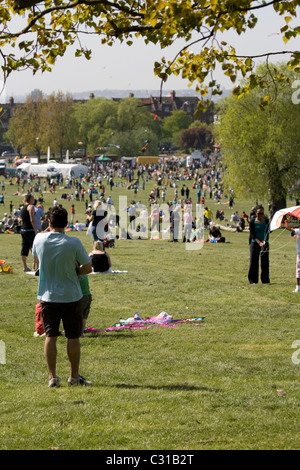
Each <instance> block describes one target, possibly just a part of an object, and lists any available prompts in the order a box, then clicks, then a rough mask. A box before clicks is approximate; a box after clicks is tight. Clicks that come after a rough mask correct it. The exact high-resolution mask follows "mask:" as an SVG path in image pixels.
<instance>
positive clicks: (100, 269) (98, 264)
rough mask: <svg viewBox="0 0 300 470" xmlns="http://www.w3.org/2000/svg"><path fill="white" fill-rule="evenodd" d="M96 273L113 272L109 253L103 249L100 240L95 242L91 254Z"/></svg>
mask: <svg viewBox="0 0 300 470" xmlns="http://www.w3.org/2000/svg"><path fill="white" fill-rule="evenodd" d="M89 256H90V258H91V261H92V267H93V271H94V273H105V272H111V260H110V256H109V254H108V253H107V252H106V251H104V250H103V244H102V242H101V241H100V240H97V241H95V242H94V249H93V251H91V253H90V254H89Z"/></svg>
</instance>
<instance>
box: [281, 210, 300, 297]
mask: <svg viewBox="0 0 300 470" xmlns="http://www.w3.org/2000/svg"><path fill="white" fill-rule="evenodd" d="M284 223H285V228H286V229H287V230H289V231H290V232H292V235H293V234H294V235H297V261H296V289H295V290H294V292H300V221H299V228H292V227H290V226H289V220H288V219H285V221H284Z"/></svg>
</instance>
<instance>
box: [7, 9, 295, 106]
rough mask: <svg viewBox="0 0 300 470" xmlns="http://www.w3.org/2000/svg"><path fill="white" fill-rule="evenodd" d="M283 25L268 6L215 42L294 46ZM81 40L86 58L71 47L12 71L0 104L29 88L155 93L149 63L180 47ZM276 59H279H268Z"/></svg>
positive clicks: (256, 49) (239, 46)
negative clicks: (38, 64) (49, 63)
mask: <svg viewBox="0 0 300 470" xmlns="http://www.w3.org/2000/svg"><path fill="white" fill-rule="evenodd" d="M283 24H284V19H283V18H280V17H278V16H277V15H275V13H273V10H272V9H271V8H268V11H266V12H263V13H260V21H259V24H258V26H257V27H256V28H255V29H254V30H253V31H251V32H247V34H245V35H243V36H238V35H235V34H228V33H227V34H226V36H224V37H222V38H221V40H226V41H227V42H229V43H230V44H232V45H234V46H235V47H236V51H237V53H239V52H243V54H251V53H264V52H267V51H275V50H277V51H284V50H291V49H293V48H296V47H297V46H296V45H295V41H290V42H289V43H288V45H285V44H284V42H283V40H282V38H281V36H279V35H278V31H279V29H280V27H281V26H282V25H283ZM219 38H220V37H219ZM85 41H86V42H85V45H87V46H88V47H92V51H93V53H92V59H91V60H90V61H88V60H86V59H83V58H77V57H74V49H73V51H71V50H70V51H69V52H68V53H67V54H66V55H65V57H63V58H59V59H58V62H57V64H56V65H55V66H54V69H53V71H52V72H45V73H43V74H42V73H37V74H36V75H35V76H33V75H32V73H31V72H30V71H22V72H14V73H13V74H12V75H11V76H10V77H9V78H8V81H7V85H6V88H5V90H4V94H2V97H1V98H0V100H1V101H2V102H3V101H4V99H3V98H4V97H5V98H6V100H7V99H8V98H9V97H10V96H18V95H24V94H25V95H27V94H29V93H30V92H31V91H32V90H34V89H40V90H42V91H43V92H44V93H45V94H50V93H52V92H57V91H62V92H64V93H66V92H70V93H75V92H81V91H90V90H103V89H122V90H157V92H159V89H160V83H161V82H160V80H159V78H157V77H155V75H154V72H153V66H154V62H155V61H159V60H160V58H161V57H162V56H165V57H166V59H167V60H171V59H173V58H174V56H175V54H176V53H177V52H178V51H179V50H180V49H181V47H182V46H183V45H184V43H183V42H178V43H177V42H175V43H174V44H173V45H172V47H170V48H167V49H164V50H161V49H160V47H159V46H154V45H151V44H150V45H145V44H144V42H143V41H142V40H139V41H136V42H135V43H134V45H133V46H131V47H129V46H127V45H125V44H124V45H122V44H119V43H116V44H115V45H114V46H112V47H109V46H102V45H101V44H99V42H100V41H99V39H98V41H97V38H95V37H93V38H88V39H85ZM198 47H200V46H194V47H193V49H192V50H193V51H194V52H197V51H198V50H199V49H198ZM279 59H280V57H278V58H275V59H273V60H274V61H278V60H279ZM281 59H282V60H284V59H286V57H283V56H282V57H281ZM215 76H216V78H217V79H218V80H221V85H222V86H224V87H225V88H230V87H231V83H230V82H229V80H226V79H224V78H223V77H222V75H221V74H219V73H216V74H215ZM195 85H196V84H195ZM194 88H195V86H192V89H194ZM164 89H166V90H170V89H174V90H179V89H188V83H187V82H186V81H183V80H182V79H181V78H179V77H174V78H170V79H169V80H168V81H167V82H166V83H165V84H164Z"/></svg>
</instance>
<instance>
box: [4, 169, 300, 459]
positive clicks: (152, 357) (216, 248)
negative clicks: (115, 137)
mask: <svg viewBox="0 0 300 470" xmlns="http://www.w3.org/2000/svg"><path fill="white" fill-rule="evenodd" d="M2 178H3V177H1V179H2ZM188 184H190V182H189V183H188ZM153 185H154V182H153V180H152V181H149V182H148V183H147V186H146V190H145V191H139V193H138V194H137V197H135V198H134V197H133V195H132V194H131V193H130V192H129V191H127V192H126V190H125V189H124V188H119V187H115V188H114V189H113V191H112V196H113V198H114V200H115V201H116V200H117V199H118V197H119V195H121V194H122V195H127V196H128V201H129V202H130V200H131V199H135V200H141V201H142V202H144V203H145V202H146V200H147V196H148V195H149V192H150V190H151V189H152V186H153ZM178 186H179V189H180V187H181V183H179V185H178ZM15 191H16V188H15V187H14V186H7V184H6V194H5V203H6V207H5V210H4V209H2V208H0V217H1V218H2V217H3V212H4V211H6V212H9V210H8V209H9V201H10V200H13V204H14V207H17V206H18V205H19V203H20V202H21V201H22V197H21V196H12V194H13V193H14V192H15ZM193 191H194V192H193ZM63 192H66V191H65V189H63V188H61V189H58V191H57V197H58V199H59V202H61V203H63V205H64V206H65V207H66V208H67V209H69V208H70V205H71V202H68V201H61V200H60V194H61V193H63ZM168 193H169V194H168ZM168 193H167V200H168V199H172V198H173V190H172V189H168ZM44 197H45V207H46V209H47V208H48V207H49V206H51V205H52V202H53V195H52V194H50V193H47V194H45V195H44ZM192 198H193V200H194V199H195V190H192ZM206 202H207V205H208V206H209V207H210V208H211V209H212V210H213V213H214V214H215V211H216V209H217V207H219V208H220V207H222V209H224V211H225V215H226V216H227V218H228V219H229V218H230V214H231V212H230V209H229V208H228V206H227V205H220V206H217V204H216V202H214V201H213V200H207V201H206ZM293 204H294V201H292V202H291V205H293ZM252 205H254V201H252V200H249V201H246V200H245V201H236V204H235V205H234V210H238V211H239V212H241V211H242V210H245V211H246V212H248V213H249V211H250V208H251V206H252ZM75 207H76V218H78V219H79V220H80V221H82V222H84V221H85V217H84V209H85V206H84V203H80V202H76V203H75ZM277 232H278V233H277ZM222 235H224V236H225V237H226V243H225V244H219V245H217V244H204V246H203V248H202V249H201V250H196V251H187V250H186V249H185V244H184V243H177V244H174V243H169V242H168V241H163V240H159V241H155V240H138V241H136V240H119V241H117V242H116V246H115V248H114V249H111V250H110V255H111V258H112V263H113V268H114V269H117V270H127V271H128V274H119V275H99V276H89V281H90V289H91V292H92V295H93V302H92V308H91V313H90V316H89V319H88V323H87V326H90V327H94V328H98V329H106V328H108V327H110V326H112V325H113V324H115V323H117V322H118V321H119V319H120V318H125V319H126V318H128V317H131V316H133V315H134V313H135V312H136V311H138V312H139V313H140V315H141V317H143V318H150V317H152V316H154V315H158V314H159V313H160V312H161V311H166V312H167V313H168V314H169V315H172V316H173V318H174V319H189V318H193V317H202V316H203V317H205V319H204V321H203V324H202V325H200V326H199V325H195V324H191V323H185V322H183V323H180V324H179V325H178V326H177V327H174V328H169V327H160V328H149V329H144V330H118V331H111V332H105V333H99V334H86V335H85V337H84V338H82V339H81V352H82V357H81V373H82V375H84V376H85V377H87V378H88V379H89V380H92V381H93V386H92V387H88V388H79V387H77V388H70V387H68V386H67V378H68V376H69V367H68V360H67V356H66V339H65V337H64V336H62V337H60V338H59V339H58V375H59V376H60V378H61V382H62V386H61V388H58V389H49V388H48V374H47V370H46V364H45V360H44V356H43V344H44V339H43V338H42V337H41V338H35V337H34V336H33V333H34V328H35V305H36V303H37V299H36V294H37V284H38V278H36V277H34V276H29V275H26V274H24V273H23V271H22V265H21V258H20V247H21V238H20V236H19V235H8V234H0V258H1V259H5V260H6V263H7V264H9V265H10V266H12V267H13V274H0V289H1V303H0V340H1V341H2V342H3V343H2V345H3V344H4V345H5V361H3V362H5V363H2V364H0V397H1V398H0V420H1V426H0V448H1V449H2V450H7V449H10V450H17V449H41V450H48V449H61V450H73V449H83V450H88V449H95V450H101V449H103V450H104V449H105V450H112V449H114V450H124V449H127V450H133V449H135V450H142V449H143V450H155V449H160V450H178V449H181V450H191V449H193V450H202V449H203V450H210V449H219V450H220V449H225V450H227V449H235V450H237V449H252V450H253V449H284V450H287V449H299V444H300V442H299V384H300V382H299V380H300V379H299V377H300V375H299V373H300V364H298V363H297V362H299V361H298V360H295V358H296V359H297V349H294V348H293V347H292V346H293V343H294V344H295V341H300V331H299V303H300V295H299V294H295V293H293V290H294V288H295V261H296V244H295V240H294V239H292V238H291V237H290V234H289V233H288V232H287V231H280V230H277V231H276V232H274V233H272V234H271V237H270V242H271V253H270V277H271V284H270V285H262V284H260V283H259V284H258V285H249V284H248V282H247V271H248V263H249V247H248V233H230V232H225V231H224V232H222ZM70 236H76V237H79V238H80V239H81V240H82V242H83V244H84V246H85V247H86V249H87V251H88V252H89V251H90V250H91V248H92V238H91V237H90V236H87V235H86V233H85V232H70ZM298 348H299V346H298ZM293 355H294V356H293ZM293 358H294V360H293Z"/></svg>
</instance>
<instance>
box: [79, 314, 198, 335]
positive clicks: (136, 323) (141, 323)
mask: <svg viewBox="0 0 300 470" xmlns="http://www.w3.org/2000/svg"><path fill="white" fill-rule="evenodd" d="M204 318H205V317H193V318H186V319H178V320H174V319H173V317H172V316H171V315H168V314H167V313H166V312H161V313H160V314H159V315H157V316H154V317H151V318H148V319H143V318H141V317H140V315H139V313H136V314H135V315H134V317H130V318H127V320H123V319H121V320H120V321H119V322H118V323H115V324H114V325H112V326H111V327H109V328H106V329H105V330H99V329H97V328H86V329H85V333H105V332H108V331H115V330H120V329H131V330H139V329H147V328H153V327H161V326H168V327H171V328H174V327H177V326H179V324H180V323H192V324H193V325H196V326H201V325H202V324H203V323H198V322H202V321H203V320H204Z"/></svg>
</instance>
